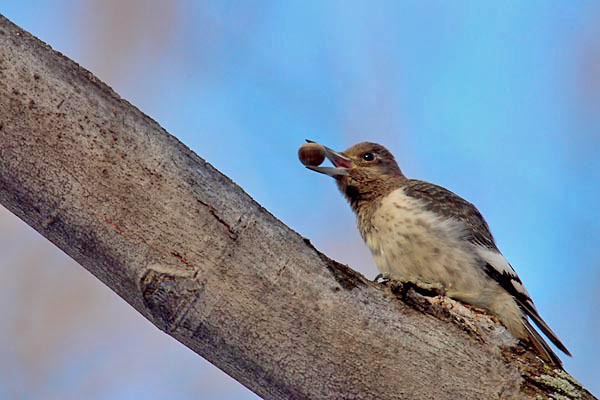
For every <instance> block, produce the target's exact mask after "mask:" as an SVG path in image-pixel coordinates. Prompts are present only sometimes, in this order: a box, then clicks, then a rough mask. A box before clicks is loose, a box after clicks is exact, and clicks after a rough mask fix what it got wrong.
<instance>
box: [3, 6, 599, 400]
mask: <svg viewBox="0 0 600 400" xmlns="http://www.w3.org/2000/svg"><path fill="white" fill-rule="evenodd" d="M0 202H1V203H2V204H3V205H4V206H6V207H7V208H8V209H9V210H10V211H12V212H13V213H15V214H16V215H17V216H19V218H21V219H22V220H23V221H25V222H26V223H27V224H29V225H31V226H32V227H34V228H35V229H36V230H37V231H38V232H40V233H41V234H42V235H44V236H45V237H46V238H48V239H49V240H51V241H52V242H53V243H54V244H56V245H57V246H58V247H59V248H61V249H62V250H63V251H65V252H66V253H67V254H69V255H70V256H71V257H73V258H74V259H75V260H76V261H77V262H79V263H80V264H81V265H82V266H84V267H85V268H86V269H88V270H89V271H90V272H91V273H93V274H94V275H95V276H96V277H98V278H99V279H100V280H102V281H103V282H104V283H105V284H106V285H108V286H109V287H110V288H111V289H112V290H114V291H115V292H116V293H118V294H119V295H120V296H121V297H122V298H123V299H124V300H125V301H127V302H128V303H129V304H131V305H132V306H133V307H135V308H136V309H137V310H138V311H139V312H140V313H142V314H143V315H144V316H145V317H146V318H148V319H149V320H150V321H152V323H153V324H155V325H156V326H157V327H159V328H160V329H162V330H163V331H165V332H166V333H167V334H169V335H171V336H173V337H174V338H176V339H177V340H179V341H180V342H181V343H183V344H184V345H186V346H187V347H189V348H191V349H192V350H194V351H195V352H196V353H198V354H199V355H201V356H202V357H204V358H206V359H207V360H209V361H210V362H211V363H213V364H214V365H216V366H217V367H219V368H220V369H222V370H223V371H225V372H226V373H228V374H229V375H231V376H232V377H234V378H235V379H236V380H238V381H239V382H241V383H242V384H244V385H245V386H247V387H248V388H250V389H251V390H252V391H254V392H255V393H257V394H258V395H260V396H262V397H264V398H266V399H307V398H311V399H328V398H346V399H350V398H351V399H399V398H436V399H450V398H464V399H485V398H514V397H519V398H532V399H533V398H536V396H544V397H547V396H549V395H552V396H555V397H556V398H558V397H559V395H560V396H564V397H561V398H583V399H591V398H593V397H592V396H591V394H589V393H588V392H587V391H585V390H584V389H582V388H581V386H580V385H579V384H578V383H576V382H575V381H573V380H572V378H570V377H569V376H568V375H567V374H566V373H564V372H558V371H551V370H549V369H547V368H544V366H543V365H542V364H541V363H540V361H539V360H538V359H537V358H536V357H535V356H534V355H532V354H531V353H530V352H527V351H525V350H523V349H521V348H519V347H518V346H515V342H514V340H513V339H512V338H511V337H510V335H509V334H508V333H507V332H506V330H505V329H504V328H503V327H502V326H501V325H499V324H498V323H497V322H495V321H494V320H493V318H491V317H489V316H487V315H485V314H483V313H481V312H479V311H476V310H472V309H470V308H467V307H464V306H462V305H460V304H458V303H456V302H454V301H452V300H449V299H445V298H439V297H427V296H423V295H420V294H418V293H416V292H415V291H414V290H412V289H410V288H406V287H401V286H397V285H391V286H387V287H384V286H382V285H377V284H374V283H371V282H369V281H367V280H366V279H365V278H363V277H362V276H361V275H359V274H357V273H356V272H354V271H352V270H351V269H349V268H348V267H346V266H343V265H340V264H338V263H336V262H335V261H332V260H330V259H328V258H327V257H326V256H324V255H323V254H321V253H319V252H318V251H317V250H316V249H315V248H314V247H312V246H311V245H310V243H309V242H308V240H306V239H303V238H302V237H301V236H299V235H298V234H297V233H295V232H294V231H292V230H291V229H289V228H288V227H286V226H285V225H284V224H282V223H281V222H280V221H279V220H277V219H276V218H275V217H273V216H272V215H271V214H269V213H268V212H267V211H266V210H265V209H263V208H262V207H261V206H260V205H258V204H257V203H256V202H254V201H253V200H252V199H251V198H250V197H249V196H248V195H247V194H246V193H244V192H243V191H242V190H241V189H240V188H239V187H238V186H237V185H235V184H234V183H233V182H232V181H231V180H229V179H228V178H227V177H225V176H223V175H222V174H221V173H219V172H218V171H216V170H215V169H214V168H213V167H212V166H210V165H209V164H208V163H206V162H205V161H204V160H203V159H201V158H200V157H198V156H197V155H196V154H194V153H193V152H192V151H190V150H189V149H188V148H187V147H185V146H184V145H183V144H182V143H181V142H179V141H178V140H177V139H176V138H174V137H173V136H171V135H169V134H168V133H167V132H165V131H164V130H163V129H162V128H161V127H160V126H159V125H158V124H157V123H156V122H154V121H153V120H152V119H150V118H149V117H148V116H146V115H144V114H143V113H142V112H140V111H139V110H138V109H136V108H135V107H134V106H132V105H131V104H129V103H128V102H127V101H125V100H123V99H121V98H119V96H118V95H116V94H115V93H114V92H113V91H112V90H111V89H110V88H109V87H108V86H106V85H105V84H103V83H102V82H99V81H98V79H97V78H95V77H94V76H93V75H92V74H91V73H89V72H87V71H85V70H84V69H82V68H81V67H79V66H78V65H77V64H75V63H74V62H72V61H71V60H69V59H67V58H65V57H64V56H62V55H60V54H58V53H57V52H54V51H52V49H51V48H50V47H49V46H47V45H45V44H43V43H42V42H40V41H39V40H37V39H36V38H34V37H32V36H31V35H29V34H28V33H27V32H24V31H23V30H21V29H20V28H18V27H17V26H15V25H13V24H12V23H11V22H10V21H8V20H7V19H6V18H4V17H1V16H0ZM392 286H393V287H392Z"/></svg>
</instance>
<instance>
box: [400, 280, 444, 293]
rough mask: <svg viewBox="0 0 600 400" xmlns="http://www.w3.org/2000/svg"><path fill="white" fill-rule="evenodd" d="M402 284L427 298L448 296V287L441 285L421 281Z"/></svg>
mask: <svg viewBox="0 0 600 400" xmlns="http://www.w3.org/2000/svg"><path fill="white" fill-rule="evenodd" d="M402 283H403V284H404V285H406V286H409V287H412V288H413V289H414V290H415V291H416V292H419V293H421V294H424V295H427V296H442V297H444V296H446V287H445V286H444V285H442V284H441V283H431V282H425V281H422V280H420V279H416V280H410V281H408V280H407V281H402Z"/></svg>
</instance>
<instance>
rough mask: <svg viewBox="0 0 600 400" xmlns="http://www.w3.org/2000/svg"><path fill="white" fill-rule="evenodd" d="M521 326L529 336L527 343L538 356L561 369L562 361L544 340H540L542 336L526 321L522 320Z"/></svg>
mask: <svg viewBox="0 0 600 400" xmlns="http://www.w3.org/2000/svg"><path fill="white" fill-rule="evenodd" d="M523 325H524V326H525V329H526V330H527V333H528V334H529V341H530V342H531V344H532V345H533V347H534V348H535V350H536V351H537V352H538V354H539V355H540V356H541V357H542V358H543V359H544V361H546V362H547V363H550V364H554V365H556V366H557V367H559V368H561V369H562V361H561V360H560V358H558V356H557V355H556V353H555V352H554V351H553V350H552V349H551V348H550V345H548V343H547V342H546V341H545V340H544V338H542V336H541V335H540V334H539V333H538V332H537V331H536V330H535V328H534V327H533V326H532V325H531V323H530V322H529V321H528V320H524V321H523ZM561 350H562V349H561ZM567 354H568V353H567Z"/></svg>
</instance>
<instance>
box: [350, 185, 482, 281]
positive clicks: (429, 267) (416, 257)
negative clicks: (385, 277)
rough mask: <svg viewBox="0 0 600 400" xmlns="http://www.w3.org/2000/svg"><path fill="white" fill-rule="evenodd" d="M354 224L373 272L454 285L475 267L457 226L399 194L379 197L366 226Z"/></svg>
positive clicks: (364, 221)
mask: <svg viewBox="0 0 600 400" xmlns="http://www.w3.org/2000/svg"><path fill="white" fill-rule="evenodd" d="M359 225H360V229H361V234H362V235H363V238H364V240H365V242H366V244H367V246H368V247H369V249H370V250H371V252H372V254H373V256H374V258H375V263H376V264H377V267H378V268H379V269H380V270H381V271H382V272H387V273H389V274H390V275H392V277H395V278H397V279H407V280H416V279H418V280H425V281H428V282H432V283H442V284H444V285H446V286H454V285H456V284H457V283H456V282H455V281H456V280H457V279H459V280H460V279H462V278H461V277H460V276H459V275H460V274H461V273H463V272H464V271H465V267H466V268H468V266H469V265H472V264H474V260H473V254H472V251H470V249H469V246H468V244H467V243H466V242H465V240H464V239H463V238H464V234H463V232H464V226H463V225H462V223H460V222H459V221H456V220H453V219H448V218H444V217H442V216H439V215H437V214H435V213H434V212H432V211H429V210H427V209H425V208H424V206H423V204H422V203H421V202H420V201H419V200H418V199H415V198H412V197H410V196H407V195H406V194H404V192H403V190H402V189H398V190H396V191H394V192H392V193H391V194H389V195H388V196H386V197H384V198H383V199H382V200H381V202H380V204H379V207H378V208H377V209H376V210H375V211H374V212H372V214H371V216H370V219H369V221H366V220H363V221H361V220H360V217H359ZM453 282H454V283H453Z"/></svg>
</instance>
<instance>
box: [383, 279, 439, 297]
mask: <svg viewBox="0 0 600 400" xmlns="http://www.w3.org/2000/svg"><path fill="white" fill-rule="evenodd" d="M379 279H382V280H381V281H379ZM374 282H378V283H383V284H385V285H389V286H390V287H391V288H392V291H393V292H396V291H399V292H404V293H405V292H407V291H408V290H409V289H413V290H414V291H415V292H417V293H419V294H422V295H424V296H430V297H434V296H442V297H444V296H446V287H445V286H444V285H443V284H441V283H431V282H426V281H422V280H420V279H418V278H417V279H402V278H401V279H396V278H393V277H390V274H389V273H381V274H379V275H377V276H376V277H375V279H374Z"/></svg>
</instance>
